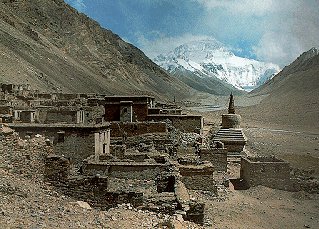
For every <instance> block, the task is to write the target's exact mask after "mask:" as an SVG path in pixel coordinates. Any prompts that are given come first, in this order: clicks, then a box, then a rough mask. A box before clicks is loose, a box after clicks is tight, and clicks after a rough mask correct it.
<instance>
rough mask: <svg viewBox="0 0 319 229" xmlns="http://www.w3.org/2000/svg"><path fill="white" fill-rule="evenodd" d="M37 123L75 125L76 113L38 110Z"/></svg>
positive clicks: (52, 109)
mask: <svg viewBox="0 0 319 229" xmlns="http://www.w3.org/2000/svg"><path fill="white" fill-rule="evenodd" d="M37 120H38V122H39V123H76V122H77V111H76V110H67V109H61V108H44V109H38V118H37Z"/></svg>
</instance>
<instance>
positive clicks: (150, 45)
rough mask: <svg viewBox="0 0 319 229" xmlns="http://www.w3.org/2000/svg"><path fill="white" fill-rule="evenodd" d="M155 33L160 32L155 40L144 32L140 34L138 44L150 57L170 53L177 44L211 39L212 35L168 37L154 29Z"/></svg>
mask: <svg viewBox="0 0 319 229" xmlns="http://www.w3.org/2000/svg"><path fill="white" fill-rule="evenodd" d="M153 33H157V34H158V39H156V40H153V41H151V40H148V39H146V38H145V36H144V35H142V34H139V35H138V46H139V47H140V48H141V49H142V50H143V51H144V53H145V54H146V55H147V56H148V57H150V58H154V57H156V56H157V55H159V54H165V53H168V52H170V51H172V50H174V48H176V47H177V46H179V45H181V44H184V43H187V42H191V41H196V40H205V39H211V37H209V36H204V35H193V34H183V35H181V36H176V37H167V36H165V35H164V34H161V33H160V32H157V31H153Z"/></svg>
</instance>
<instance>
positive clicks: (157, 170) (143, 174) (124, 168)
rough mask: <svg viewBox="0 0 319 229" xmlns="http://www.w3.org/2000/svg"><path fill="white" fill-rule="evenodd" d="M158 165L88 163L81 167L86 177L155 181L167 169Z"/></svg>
mask: <svg viewBox="0 0 319 229" xmlns="http://www.w3.org/2000/svg"><path fill="white" fill-rule="evenodd" d="M166 167H167V166H165V165H160V164H147V163H136V162H118V163H116V162H114V163H112V162H108V163H105V164H103V163H95V164H94V163H89V164H85V165H84V166H83V170H84V173H85V174H86V175H94V174H101V175H102V174H103V175H104V176H109V177H114V178H119V179H138V180H155V179H156V178H157V176H158V175H159V174H161V173H162V172H164V171H165V170H166V169H167V168H166Z"/></svg>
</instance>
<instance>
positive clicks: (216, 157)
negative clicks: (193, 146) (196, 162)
mask: <svg viewBox="0 0 319 229" xmlns="http://www.w3.org/2000/svg"><path fill="white" fill-rule="evenodd" d="M199 155H200V159H201V160H202V161H209V162H210V163H212V164H213V166H214V169H215V171H227V150H226V149H217V148H213V149H207V148H201V149H200V154H199Z"/></svg>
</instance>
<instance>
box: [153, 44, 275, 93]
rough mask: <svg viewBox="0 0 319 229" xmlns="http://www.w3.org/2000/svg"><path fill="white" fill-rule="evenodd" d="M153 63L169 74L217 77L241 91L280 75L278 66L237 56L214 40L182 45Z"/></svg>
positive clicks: (157, 58)
mask: <svg viewBox="0 0 319 229" xmlns="http://www.w3.org/2000/svg"><path fill="white" fill-rule="evenodd" d="M154 61H155V62H156V63H157V64H158V65H159V66H161V67H162V68H164V69H166V70H167V71H169V72H175V70H176V69H179V70H187V71H190V72H193V73H195V74H197V75H198V76H199V77H202V78H203V77H215V78H218V79H220V80H223V81H224V82H227V83H229V84H232V85H233V86H235V87H237V88H241V89H248V87H255V86H259V85H260V84H262V83H264V82H265V81H266V80H268V79H269V78H271V77H272V76H273V74H275V73H277V72H279V67H278V66H277V65H274V64H271V63H263V62H259V61H256V60H251V59H246V58H242V57H238V56H236V55H235V54H234V53H232V52H231V51H230V50H229V48H227V47H226V46H225V45H224V44H222V43H221V42H219V41H218V40H216V39H214V38H208V39H202V40H197V41H191V42H187V43H184V44H181V45H179V46H178V47H176V48H175V49H174V50H173V51H171V52H169V53H168V54H161V55H159V56H157V57H156V58H155V59H154Z"/></svg>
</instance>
